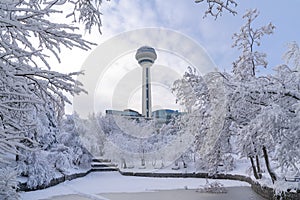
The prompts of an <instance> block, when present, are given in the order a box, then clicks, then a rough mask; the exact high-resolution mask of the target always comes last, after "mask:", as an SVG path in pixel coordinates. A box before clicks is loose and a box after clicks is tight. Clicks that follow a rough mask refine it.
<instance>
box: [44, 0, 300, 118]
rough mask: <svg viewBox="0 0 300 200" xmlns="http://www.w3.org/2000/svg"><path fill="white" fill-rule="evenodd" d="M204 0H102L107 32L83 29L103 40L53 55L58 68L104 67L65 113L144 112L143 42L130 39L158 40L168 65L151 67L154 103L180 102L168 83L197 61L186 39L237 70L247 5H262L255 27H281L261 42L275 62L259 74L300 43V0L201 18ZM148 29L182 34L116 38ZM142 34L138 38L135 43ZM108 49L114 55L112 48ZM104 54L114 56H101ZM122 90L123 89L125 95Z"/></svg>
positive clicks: (223, 67) (265, 1) (263, 1)
mask: <svg viewBox="0 0 300 200" xmlns="http://www.w3.org/2000/svg"><path fill="white" fill-rule="evenodd" d="M175 2H176V3H175ZM206 6H207V5H206V4H205V3H199V4H196V3H194V1H193V0H177V1H174V0H160V1H159V0H152V1H142V0H130V1H128V0H111V1H103V4H102V8H101V11H102V13H103V16H102V23H103V26H102V35H101V34H99V33H98V32H97V31H96V29H95V31H93V32H92V34H87V33H86V34H84V38H85V39H87V40H90V41H93V42H95V43H97V44H98V46H94V47H92V49H91V50H90V51H86V52H85V51H82V50H78V49H73V50H63V51H62V53H61V58H62V59H61V63H58V62H57V61H55V60H51V62H50V63H51V66H52V69H54V70H58V71H60V72H70V71H78V70H81V69H85V67H86V66H87V63H89V62H93V63H97V64H94V65H93V67H94V68H93V69H91V71H93V70H95V72H96V71H97V70H98V68H101V69H103V70H102V72H101V73H100V72H97V73H95V74H97V76H98V78H97V80H96V79H95V81H94V83H93V84H94V86H93V87H91V88H88V84H89V83H88V84H86V85H87V90H88V92H89V95H87V96H89V98H87V96H84V94H82V95H80V96H79V97H75V98H74V99H75V100H74V104H73V106H68V107H67V110H66V111H67V113H70V112H72V110H73V109H75V110H77V112H79V114H80V113H82V114H83V115H87V114H88V113H91V112H103V111H104V110H105V109H126V108H132V109H135V110H137V111H141V90H140V87H138V82H137V81H139V80H140V79H141V77H140V76H139V73H140V71H139V70H141V69H139V66H138V64H137V62H136V61H135V59H134V53H135V52H134V49H135V48H138V46H134V45H132V44H133V43H134V44H136V45H140V44H142V43H143V41H145V43H147V42H148V44H149V43H150V44H152V45H153V44H157V46H153V47H154V48H157V53H158V59H157V62H156V63H155V64H157V66H160V68H161V69H162V70H165V71H164V72H162V73H160V72H159V71H158V72H153V74H152V79H153V80H154V79H155V77H156V78H157V77H159V75H160V76H161V77H160V79H157V80H156V83H155V84H154V85H155V86H153V88H152V93H153V107H154V108H153V109H154V110H155V109H160V108H171V109H179V110H181V109H182V107H180V106H179V105H178V104H175V96H174V95H173V94H172V93H171V92H170V87H171V85H172V84H170V82H172V81H174V80H176V79H178V78H180V76H181V75H182V74H183V73H184V71H185V70H186V68H187V67H188V66H190V65H192V66H193V65H194V64H195V63H190V62H189V61H190V58H191V53H192V52H193V51H187V50H186V51H185V50H182V49H184V47H185V45H184V44H185V42H186V41H188V42H191V43H194V44H197V45H198V46H199V49H198V50H196V52H197V53H199V52H200V51H201V52H202V53H203V56H199V59H206V60H207V62H209V63H210V64H212V65H211V67H212V68H214V70H215V68H217V70H218V71H226V72H231V67H232V62H233V61H234V60H236V59H237V57H238V55H239V53H240V52H239V51H238V50H237V49H233V48H232V47H231V46H232V43H233V41H232V35H233V34H234V33H235V32H238V31H239V29H240V27H241V25H242V24H244V21H243V19H242V16H243V14H244V13H245V11H246V10H247V9H253V8H257V9H258V10H259V11H260V16H259V17H258V18H257V20H256V21H255V23H254V26H256V27H259V26H261V25H266V24H268V23H269V22H272V23H273V24H274V25H275V27H276V29H275V32H274V34H273V35H271V36H265V37H264V38H263V39H262V44H261V46H260V47H258V50H260V51H262V52H265V53H267V60H268V62H269V65H268V68H267V70H264V69H261V73H272V67H275V66H277V65H279V64H282V63H283V60H282V55H283V54H284V52H285V50H286V44H287V43H288V42H291V41H296V42H298V43H300V26H299V25H300V22H299V20H298V15H299V14H298V8H299V7H300V1H298V0H288V1H278V0H275V1H274V0H272V1H271V0H243V1H238V7H237V8H236V10H237V12H238V14H237V15H236V16H233V15H232V14H230V13H227V12H225V13H223V15H222V16H221V17H219V18H218V19H214V18H213V17H210V16H208V17H206V18H203V16H204V11H205V9H206ZM147 28H152V29H154V30H160V29H162V30H164V32H166V31H167V32H168V31H170V34H171V35H172V34H173V33H174V32H175V35H176V33H177V34H179V35H180V38H181V39H176V40H175V39H174V40H171V39H170V38H169V37H168V35H167V36H162V37H161V38H160V37H158V38H155V39H156V40H160V43H159V42H157V43H155V41H154V42H153V41H152V42H151V41H148V40H147V38H146V37H142V36H140V35H138V36H137V37H136V38H134V39H132V41H126V42H127V43H126V44H123V43H122V41H121V43H122V44H118V42H117V41H115V39H116V38H118V37H121V36H122V35H124V34H125V35H126V37H127V39H128V35H127V34H128V32H129V33H132V32H133V33H137V32H138V31H139V30H145V29H147ZM137 30H138V31H137ZM165 30H166V31H165ZM138 33H139V32H138ZM151 33H152V32H151ZM156 35H157V34H156ZM133 36H134V35H133ZM158 36H159V34H158ZM145 38H146V39H145ZM165 39H166V40H168V41H173V43H172V42H169V43H168V42H166V44H162V43H163V42H164V40H165ZM137 40H138V42H136V41H137ZM112 41H113V45H112ZM109 44H110V47H109V48H111V49H109V50H107V49H105V50H103V46H105V45H109ZM128 44H129V46H130V47H128ZM122 45H127V48H123V47H122ZM145 45H147V44H145ZM168 45H169V46H168ZM174 46H175V47H174ZM173 47H174V48H175V50H174V48H173ZM101 48H102V50H101ZM120 49H122V51H123V52H122V51H120ZM110 51H112V54H114V56H111V55H109V54H110ZM115 52H118V53H115ZM174 52H175V53H174ZM179 54H180V55H179ZM110 56H111V57H110ZM91 58H93V59H92V61H89V60H91ZM106 58H113V59H112V60H110V61H107V60H106V61H103V60H105V59H106ZM159 58H160V59H159ZM95 59H96V60H95ZM97 59H98V60H97ZM101 62H102V63H106V64H105V66H103V64H102V65H101ZM196 65H197V63H196ZM174 66H176V67H177V68H176V67H174ZM194 67H199V66H194ZM175 68H176V69H175ZM154 69H155V65H154V66H153V67H152V68H151V70H153V71H155V70H154ZM157 69H159V67H157ZM167 69H170V71H172V73H168V70H167ZM155 73H156V74H157V75H155ZM153 75H155V76H153ZM91 76H92V75H90V74H87V75H86V77H85V78H82V79H80V78H79V80H83V82H85V81H86V80H90V79H92V78H90V77H91ZM134 77H136V79H135V78H134ZM94 78H95V77H94ZM128 80H129V81H128ZM164 80H165V81H164ZM128 82H130V83H132V84H133V83H135V86H128V87H127V86H126V85H127V83H128ZM166 82H167V83H166ZM126 87H127V89H126ZM128 88H131V89H128ZM122 92H123V94H121V93H122ZM154 93H155V94H154ZM128 94H129V95H128ZM124 95H125V96H124ZM124 98H125V99H124ZM76 99H77V100H78V101H77V100H76Z"/></svg>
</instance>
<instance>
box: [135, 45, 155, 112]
mask: <svg viewBox="0 0 300 200" xmlns="http://www.w3.org/2000/svg"><path fill="white" fill-rule="evenodd" d="M135 58H136V59H137V61H138V63H139V64H140V66H141V67H142V68H143V74H142V79H143V83H142V84H143V85H142V114H143V116H144V117H146V118H150V117H151V113H152V98H151V75H150V67H151V66H152V65H153V63H154V61H155V60H156V58H157V55H156V53H155V50H154V49H153V48H152V47H148V46H143V47H141V48H139V49H138V50H137V52H136V55H135Z"/></svg>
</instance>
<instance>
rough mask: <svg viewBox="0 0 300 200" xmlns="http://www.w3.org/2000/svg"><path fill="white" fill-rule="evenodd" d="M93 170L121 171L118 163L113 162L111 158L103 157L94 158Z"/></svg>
mask: <svg viewBox="0 0 300 200" xmlns="http://www.w3.org/2000/svg"><path fill="white" fill-rule="evenodd" d="M91 167H92V169H91V171H93V172H96V171H97V172H111V171H119V168H118V165H117V164H114V163H112V162H111V160H108V159H103V158H93V160H92V163H91Z"/></svg>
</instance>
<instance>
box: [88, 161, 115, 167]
mask: <svg viewBox="0 0 300 200" xmlns="http://www.w3.org/2000/svg"><path fill="white" fill-rule="evenodd" d="M91 166H92V167H118V165H116V164H114V163H98V162H92V163H91Z"/></svg>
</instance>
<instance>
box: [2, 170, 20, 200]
mask: <svg viewBox="0 0 300 200" xmlns="http://www.w3.org/2000/svg"><path fill="white" fill-rule="evenodd" d="M16 177H17V172H16V170H14V169H11V168H1V169H0V199H2V200H16V199H18V198H19V195H18V193H17V192H16V189H17V186H18V182H17V181H16Z"/></svg>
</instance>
